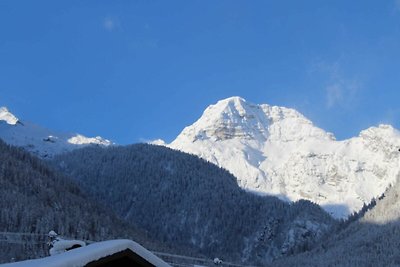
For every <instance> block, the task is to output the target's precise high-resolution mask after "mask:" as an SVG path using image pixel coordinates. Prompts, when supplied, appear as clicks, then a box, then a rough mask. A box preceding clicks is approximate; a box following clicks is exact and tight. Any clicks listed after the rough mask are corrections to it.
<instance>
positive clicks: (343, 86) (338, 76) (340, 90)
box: [310, 0, 400, 109]
mask: <svg viewBox="0 0 400 267" xmlns="http://www.w3.org/2000/svg"><path fill="white" fill-rule="evenodd" d="M399 1H400V0H399ZM310 73H312V74H316V73H317V74H319V75H321V76H322V77H323V79H325V84H326V85H325V86H323V87H322V88H323V90H324V95H325V106H326V108H328V109H331V108H335V107H341V108H351V107H353V106H354V104H355V102H356V99H357V96H358V94H359V93H360V91H361V90H362V82H361V81H360V80H359V79H357V78H356V77H352V76H351V75H349V74H346V73H344V72H343V71H342V67H341V64H340V61H339V60H337V61H336V62H333V63H326V62H324V61H318V62H317V63H315V64H313V65H312V68H311V70H310Z"/></svg>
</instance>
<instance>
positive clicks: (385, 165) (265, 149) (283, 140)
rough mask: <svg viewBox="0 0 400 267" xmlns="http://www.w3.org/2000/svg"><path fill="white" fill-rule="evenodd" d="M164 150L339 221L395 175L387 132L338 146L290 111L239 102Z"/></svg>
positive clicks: (398, 143) (396, 143) (222, 107)
mask: <svg viewBox="0 0 400 267" xmlns="http://www.w3.org/2000/svg"><path fill="white" fill-rule="evenodd" d="M158 143H159V144H161V142H158ZM167 146H169V147H171V148H173V149H177V150H181V151H184V152H188V153H191V154H195V155H198V156H200V157H202V158H204V159H206V160H208V161H210V162H212V163H215V164H217V165H219V166H221V167H224V168H225V169H227V170H229V171H230V172H232V173H233V174H234V175H235V176H236V177H237V179H238V184H239V185H240V186H241V187H243V188H245V189H248V190H250V191H255V192H258V193H267V194H273V195H277V196H279V197H281V198H282V199H287V200H293V201H294V200H298V199H308V200H311V201H313V202H315V203H317V204H320V205H321V206H322V207H324V209H325V210H327V211H328V212H330V213H331V214H332V215H333V216H335V217H337V218H343V217H346V216H348V215H349V214H351V213H353V212H355V211H358V210H360V209H361V207H362V206H363V204H364V203H365V202H369V201H370V200H371V199H372V198H373V197H377V196H379V195H380V194H381V193H383V192H384V191H385V189H386V188H387V187H388V186H389V185H390V184H393V183H394V182H395V179H396V177H397V174H399V172H400V165H399V151H398V148H399V147H400V133H399V132H398V131H397V130H395V129H394V128H393V127H391V126H389V125H379V126H378V127H371V128H369V129H367V130H364V131H362V132H361V133H360V135H359V136H358V137H354V138H351V139H348V140H343V141H337V140H336V139H335V137H334V136H333V134H331V133H327V132H325V131H324V130H322V129H320V128H318V127H316V126H314V125H313V124H312V122H311V121H309V120H308V119H307V118H305V117H304V116H303V115H302V114H300V113H299V112H297V111H295V110H293V109H289V108H284V107H277V106H269V105H266V104H263V105H255V104H251V103H249V102H246V101H245V100H244V99H242V98H240V97H232V98H228V99H224V100H221V101H219V102H218V103H217V104H215V105H211V106H209V107H208V108H207V109H206V110H205V111H204V113H203V115H202V116H201V118H200V119H199V120H197V121H196V122H195V123H194V124H193V125H191V126H188V127H186V128H185V129H184V130H183V131H182V133H181V134H180V135H179V136H178V137H177V138H176V139H175V140H174V141H173V142H172V143H170V144H167Z"/></svg>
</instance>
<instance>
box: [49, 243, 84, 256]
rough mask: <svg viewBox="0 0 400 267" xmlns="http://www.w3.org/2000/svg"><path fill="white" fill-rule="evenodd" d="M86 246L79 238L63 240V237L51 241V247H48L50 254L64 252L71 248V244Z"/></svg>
mask: <svg viewBox="0 0 400 267" xmlns="http://www.w3.org/2000/svg"><path fill="white" fill-rule="evenodd" d="M76 245H78V246H80V247H84V246H86V243H85V242H83V241H80V240H65V239H57V240H56V241H55V242H54V243H53V247H52V248H51V249H50V251H49V252H50V255H51V256H53V255H57V254H61V253H65V252H66V251H67V250H68V249H71V248H72V247H73V246H76Z"/></svg>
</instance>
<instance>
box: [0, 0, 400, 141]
mask: <svg viewBox="0 0 400 267" xmlns="http://www.w3.org/2000/svg"><path fill="white" fill-rule="evenodd" d="M234 95H238V96H242V97H243V98H245V99H247V100H248V101H250V102H253V103H268V104H271V105H280V106H286V107H292V108H296V109H297V110H299V111H300V112H302V113H303V114H305V115H306V116H307V117H308V118H310V119H311V120H312V121H314V123H315V124H316V125H318V126H319V127H322V128H324V129H325V130H328V131H331V132H333V133H334V134H335V135H336V136H337V137H338V138H339V139H343V138H347V137H350V136H354V135H357V134H358V133H359V131H360V130H362V129H365V128H367V127H369V126H372V125H376V124H378V123H382V122H383V123H390V124H393V125H394V126H395V127H397V128H399V127H400V104H399V103H400V97H399V96H400V0H390V1H368V0H367V1H364V0H354V1H353V0H352V1H349V0H345V1H321V0H315V1H308V0H304V1H298V0H293V1H282V0H279V1H278V0H276V1H267V0H265V1H247V0H241V1H236V0H197V1H195V0H193V1H191V0H182V1H173V0H172V1H164V0H159V1H155V0H137V1H136V0H129V1H128V0H126V1H118V0H116V1H102V0H92V1H89V0H88V1H82V0H79V1H78V0H76V1H71V0H68V1H54V0H52V1H40V0H38V1H32V0H29V1H19V0H0V106H7V107H8V108H9V109H10V110H11V111H12V112H13V113H15V114H16V115H18V116H19V117H20V118H23V119H25V120H29V121H32V122H35V123H37V124H40V125H42V126H46V127H48V128H51V129H56V130H62V131H73V132H79V133H82V134H85V135H87V136H93V135H101V136H103V137H106V138H109V139H112V140H113V141H115V142H117V143H120V144H127V143H135V142H139V141H143V140H152V139H155V138H162V139H165V140H166V141H171V140H172V139H173V138H174V137H175V136H176V135H178V134H179V132H180V131H181V130H182V129H183V128H184V126H186V125H189V124H191V123H193V122H194V121H195V120H196V119H197V118H198V117H199V116H200V115H201V114H202V112H203V110H204V109H205V108H206V107H207V106H208V105H209V104H212V103H215V102H216V101H217V100H219V99H222V98H226V97H229V96H234Z"/></svg>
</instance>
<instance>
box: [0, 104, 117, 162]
mask: <svg viewBox="0 0 400 267" xmlns="http://www.w3.org/2000/svg"><path fill="white" fill-rule="evenodd" d="M0 138H1V139H3V141H4V142H6V143H8V144H10V145H15V146H20V147H23V148H24V149H26V150H28V151H29V152H31V153H33V154H36V155H38V156H40V157H42V158H51V157H53V156H54V155H55V154H60V153H63V152H67V151H71V150H73V149H76V148H80V147H83V146H86V145H102V146H109V145H111V144H112V143H111V142H110V141H109V140H106V139H103V138H101V137H99V136H97V137H94V138H89V137H85V136H83V135H80V134H67V133H56V132H54V131H51V130H48V129H45V128H42V127H40V126H37V125H35V124H32V123H29V122H22V121H20V120H19V119H18V118H17V117H15V116H14V115H13V114H12V113H10V112H9V111H8V110H7V108H5V107H2V108H0Z"/></svg>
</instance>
